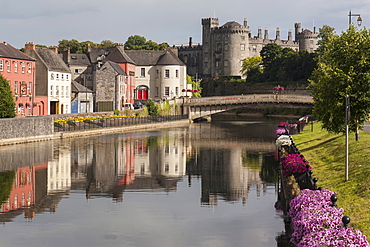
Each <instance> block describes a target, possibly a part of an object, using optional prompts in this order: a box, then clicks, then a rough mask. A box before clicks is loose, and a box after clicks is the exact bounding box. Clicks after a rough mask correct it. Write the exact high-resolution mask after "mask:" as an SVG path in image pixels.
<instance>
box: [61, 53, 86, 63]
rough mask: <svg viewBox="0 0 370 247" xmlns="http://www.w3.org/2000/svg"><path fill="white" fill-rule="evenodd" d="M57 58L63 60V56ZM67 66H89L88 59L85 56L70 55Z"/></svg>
mask: <svg viewBox="0 0 370 247" xmlns="http://www.w3.org/2000/svg"><path fill="white" fill-rule="evenodd" d="M59 57H60V58H62V59H63V54H59ZM69 57H70V59H69V64H68V65H83V66H88V65H90V64H91V63H90V59H89V57H88V56H87V55H86V54H78V53H72V54H70V56H69Z"/></svg>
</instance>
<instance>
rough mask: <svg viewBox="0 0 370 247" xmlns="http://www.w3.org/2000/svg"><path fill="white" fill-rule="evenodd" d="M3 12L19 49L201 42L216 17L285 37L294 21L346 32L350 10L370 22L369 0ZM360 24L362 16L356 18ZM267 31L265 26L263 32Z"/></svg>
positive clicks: (23, 6) (194, 1) (170, 2)
mask: <svg viewBox="0 0 370 247" xmlns="http://www.w3.org/2000/svg"><path fill="white" fill-rule="evenodd" d="M1 5H2V7H1V15H0V37H1V38H0V42H3V41H5V42H7V43H9V44H10V45H12V46H14V47H16V48H22V47H24V44H25V43H26V42H34V43H35V44H40V45H46V46H54V45H58V44H59V42H58V41H60V40H63V39H66V40H71V39H76V40H78V41H80V42H82V41H92V42H95V43H100V42H101V41H103V40H111V41H113V42H116V43H125V42H126V40H127V38H128V37H129V36H132V35H140V36H144V37H145V38H146V39H147V40H152V41H154V42H157V43H163V42H166V43H168V44H169V45H178V44H188V42H189V37H192V40H193V43H194V44H197V43H201V40H202V33H201V31H202V26H201V19H202V18H209V17H216V18H218V19H219V23H220V26H221V25H223V24H225V23H226V22H228V21H237V22H238V23H240V24H243V21H244V18H246V19H247V20H248V25H249V27H250V30H251V31H252V36H256V35H257V31H258V28H259V27H261V28H262V30H264V29H265V28H268V29H269V37H270V39H271V38H274V37H275V30H276V28H277V27H279V28H280V33H281V39H287V36H288V30H292V31H293V34H294V23H301V24H302V28H304V29H310V30H313V27H314V26H315V27H316V30H317V31H318V30H319V28H321V27H322V26H323V25H328V26H331V27H333V28H334V29H335V31H336V33H338V34H340V33H341V32H342V31H345V30H346V29H347V28H348V23H349V16H348V15H349V11H352V14H360V15H361V17H362V19H363V22H362V26H361V27H367V25H370V1H369V0H351V1H348V0H346V1H344V0H294V1H293V0H280V1H277V0H259V1H258V0H257V1H251V0H243V1H242V0H222V1H215V0H212V1H211V0H186V1H176V0H131V1H128V0H99V1H97V0H62V1H58V2H57V1H50V0H32V1H25V0H17V1H4V2H3V3H2V4H1ZM352 20H353V23H354V24H356V20H357V17H352ZM262 32H263V33H264V31H262Z"/></svg>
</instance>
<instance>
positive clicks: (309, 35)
mask: <svg viewBox="0 0 370 247" xmlns="http://www.w3.org/2000/svg"><path fill="white" fill-rule="evenodd" d="M294 27H295V40H296V41H297V42H298V43H299V50H300V51H301V50H306V51H308V52H314V51H315V50H316V49H317V41H318V33H317V32H316V28H314V31H313V32H312V31H311V30H309V29H304V30H303V29H302V31H300V29H301V23H295V24H294Z"/></svg>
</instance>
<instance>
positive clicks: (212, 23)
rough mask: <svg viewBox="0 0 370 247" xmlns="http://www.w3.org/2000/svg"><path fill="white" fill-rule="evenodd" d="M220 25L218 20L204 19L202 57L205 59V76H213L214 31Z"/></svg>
mask: <svg viewBox="0 0 370 247" xmlns="http://www.w3.org/2000/svg"><path fill="white" fill-rule="evenodd" d="M218 25H219V22H218V19H217V18H204V19H202V26H203V30H202V44H203V49H202V57H203V64H202V67H203V76H205V77H210V76H211V68H212V67H213V66H212V53H211V51H212V49H213V42H212V41H213V40H212V31H213V29H215V28H217V27H218Z"/></svg>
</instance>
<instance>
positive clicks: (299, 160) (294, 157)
mask: <svg viewBox="0 0 370 247" xmlns="http://www.w3.org/2000/svg"><path fill="white" fill-rule="evenodd" d="M280 161H281V169H282V170H283V175H284V176H287V177H288V176H291V175H295V174H300V173H302V172H305V171H307V170H310V169H311V167H310V166H309V165H308V162H307V161H306V160H305V159H304V157H303V156H302V155H301V154H285V155H284V156H283V157H281V159H280Z"/></svg>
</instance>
